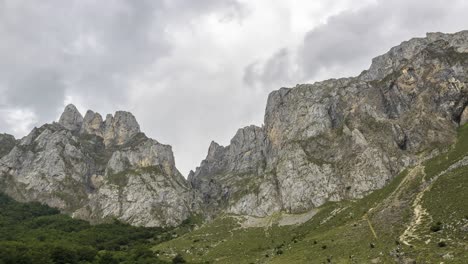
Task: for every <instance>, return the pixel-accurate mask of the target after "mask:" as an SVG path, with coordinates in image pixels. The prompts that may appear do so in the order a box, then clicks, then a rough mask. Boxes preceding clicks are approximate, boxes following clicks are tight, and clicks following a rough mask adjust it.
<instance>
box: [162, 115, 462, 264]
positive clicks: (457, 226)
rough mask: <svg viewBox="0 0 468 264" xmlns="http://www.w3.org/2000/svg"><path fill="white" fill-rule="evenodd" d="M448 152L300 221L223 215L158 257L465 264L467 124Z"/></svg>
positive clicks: (171, 243) (297, 217)
mask: <svg viewBox="0 0 468 264" xmlns="http://www.w3.org/2000/svg"><path fill="white" fill-rule="evenodd" d="M446 147H447V148H446V151H444V152H443V153H441V154H439V155H436V156H434V157H433V158H431V159H428V160H426V161H423V162H420V163H417V164H414V165H413V166H410V167H408V168H407V169H405V170H403V171H402V172H401V173H400V174H398V175H397V176H396V177H394V179H393V180H391V181H390V182H389V183H388V184H387V185H386V186H385V187H384V188H382V189H379V190H376V191H374V192H372V193H371V194H370V195H367V196H366V197H364V198H363V199H351V200H349V199H347V200H343V201H339V202H327V203H325V204H323V205H321V206H319V207H317V208H314V209H312V210H310V211H309V212H307V213H303V214H288V213H286V212H279V213H275V214H272V215H270V216H267V217H252V216H245V215H244V216H242V215H235V214H224V215H220V216H219V217H217V218H216V219H215V220H214V221H212V222H210V223H206V224H204V225H203V226H201V227H200V228H199V229H197V230H195V231H193V232H190V233H187V234H185V235H183V236H181V237H179V238H176V239H174V240H171V241H167V242H164V243H162V244H159V245H156V246H155V247H154V250H155V252H156V253H157V254H159V256H160V258H161V259H162V260H170V259H171V258H172V257H173V256H174V255H176V254H182V256H183V257H184V258H185V259H186V260H187V261H188V262H189V263H223V264H229V263H233V264H234V263H235V264H243V263H245V264H247V263H278V264H282V263H298V264H302V263H356V264H361V263H374V264H377V263H381V264H384V263H398V264H415V263H446V264H448V263H457V264H463V263H466V260H467V259H468V207H467V202H468V124H465V125H463V126H462V127H460V128H459V129H457V136H456V140H455V144H453V145H450V146H446Z"/></svg>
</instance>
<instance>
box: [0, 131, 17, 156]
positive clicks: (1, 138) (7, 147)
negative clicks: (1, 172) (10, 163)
mask: <svg viewBox="0 0 468 264" xmlns="http://www.w3.org/2000/svg"><path fill="white" fill-rule="evenodd" d="M15 144H16V139H15V137H14V136H12V135H8V134H0V158H2V157H3V156H5V155H6V154H8V153H10V151H11V150H12V149H13V147H14V146H15Z"/></svg>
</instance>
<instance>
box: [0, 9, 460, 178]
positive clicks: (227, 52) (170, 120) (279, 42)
mask: <svg viewBox="0 0 468 264" xmlns="http://www.w3.org/2000/svg"><path fill="white" fill-rule="evenodd" d="M467 14H468V1H466V0H452V1H447V0H440V1H439V0H414V1H411V0H392V1H390V0H387V1H383V0H380V1H378V0H362V1H355V0H315V1H310V0H289V1H284V0H196V1H195V0H159V1H157V0H147V1H146V0H107V1H95V0H68V1H63V0H43V1H27V0H0V93H1V96H0V131H1V132H7V133H11V134H14V135H15V136H16V137H22V136H25V135H26V134H27V133H28V132H29V131H30V130H31V129H32V128H33V127H34V126H40V125H41V124H43V123H45V122H51V121H54V120H57V119H58V117H59V115H60V113H61V112H62V110H63V108H64V106H65V105H66V104H68V103H73V104H75V105H76V106H77V107H78V109H80V111H81V112H82V113H83V114H84V113H85V112H86V110H87V109H92V110H94V111H97V112H100V113H101V114H103V115H105V114H107V113H113V112H115V111H116V110H127V111H131V112H132V113H133V114H134V115H135V116H136V117H137V120H138V121H139V123H140V126H141V128H142V130H143V132H145V133H146V134H147V135H148V136H150V137H152V138H155V139H157V140H158V141H160V142H162V143H165V144H170V145H172V146H173V150H174V152H175V157H176V163H177V164H176V165H177V167H178V168H179V170H180V171H181V172H182V173H183V174H184V175H187V173H188V172H189V170H190V169H194V168H195V167H196V166H198V165H199V164H200V161H201V160H202V159H203V158H204V157H205V156H206V153H207V149H208V146H209V143H210V141H211V140H215V141H217V142H219V143H220V144H222V145H227V144H229V140H230V139H231V137H232V136H233V135H234V134H235V132H236V131H237V129H238V128H240V127H244V126H247V125H250V124H256V125H259V126H261V125H262V123H263V114H264V109H265V104H266V99H267V96H268V93H270V92H271V91H272V90H276V89H278V88H280V87H283V86H285V87H290V86H295V85H296V84H297V83H306V82H312V81H318V80H321V79H324V78H332V77H345V76H351V75H356V74H359V73H360V72H361V71H362V70H364V69H367V68H368V67H369V65H370V61H371V59H372V58H373V57H375V56H377V55H379V54H382V53H384V52H386V51H387V50H389V49H390V48H391V47H392V46H395V45H397V44H399V43H400V42H401V41H404V40H407V39H409V38H411V37H422V36H424V35H425V33H426V32H434V31H443V32H456V31H460V30H464V29H468V19H467V18H466V16H467Z"/></svg>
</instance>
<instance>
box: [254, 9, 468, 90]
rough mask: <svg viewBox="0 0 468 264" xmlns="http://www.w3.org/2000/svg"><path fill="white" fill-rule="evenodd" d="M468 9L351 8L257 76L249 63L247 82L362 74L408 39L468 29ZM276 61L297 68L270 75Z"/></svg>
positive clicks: (313, 31)
mask: <svg viewBox="0 0 468 264" xmlns="http://www.w3.org/2000/svg"><path fill="white" fill-rule="evenodd" d="M466 10H468V2H466V1H463V0H455V1H451V2H450V4H447V2H446V1H441V0H432V1H426V0H413V1H403V0H395V1H384V0H379V1H376V2H375V3H371V4H369V5H366V6H363V7H362V8H359V9H354V10H345V11H343V12H341V13H339V14H336V15H334V16H331V17H329V18H328V19H327V21H326V23H323V24H321V25H318V26H316V27H314V28H313V29H311V30H310V31H309V32H307V33H306V34H305V36H304V39H303V42H302V44H301V45H298V46H296V47H287V48H288V49H289V51H288V54H289V55H288V58H285V57H278V56H277V53H276V54H273V55H271V57H270V58H268V59H266V60H265V61H264V62H262V63H260V66H257V67H258V68H260V69H262V70H261V71H257V72H256V74H254V75H253V76H252V73H251V68H252V67H251V65H247V66H246V68H245V71H246V74H245V76H246V77H245V78H246V84H249V85H252V82H251V81H250V82H249V80H252V79H255V80H257V82H258V83H259V84H258V83H257V85H260V86H265V85H267V84H269V83H271V82H275V81H276V80H277V79H280V80H281V79H282V80H291V79H295V80H296V81H297V82H308V81H317V80H321V79H326V78H338V77H346V76H353V75H357V74H359V73H360V72H361V71H363V70H365V69H367V68H368V66H369V65H370V62H371V59H372V58H373V57H375V56H377V55H380V54H382V53H384V52H386V51H387V50H388V49H390V48H391V47H392V46H395V45H398V44H399V43H400V42H402V41H404V40H407V39H410V38H412V37H423V36H424V35H425V33H427V32H434V31H442V32H456V31H460V30H463V29H466V28H468V20H466V19H465V13H466ZM282 50H284V48H282V49H281V51H282ZM258 64H259V63H258V62H257V65H258ZM276 64H279V65H281V67H282V68H286V69H293V70H292V71H291V70H289V71H288V70H284V71H282V74H281V75H280V76H278V75H269V74H268V72H269V71H270V66H269V65H276Z"/></svg>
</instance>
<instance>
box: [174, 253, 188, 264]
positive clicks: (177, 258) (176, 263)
mask: <svg viewBox="0 0 468 264" xmlns="http://www.w3.org/2000/svg"><path fill="white" fill-rule="evenodd" d="M172 263H173V264H180V263H187V261H185V259H184V257H182V255H181V254H177V255H176V256H175V257H174V258H173V259H172Z"/></svg>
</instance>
